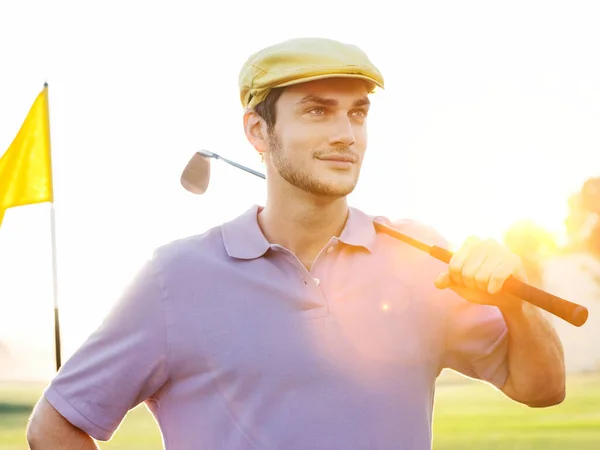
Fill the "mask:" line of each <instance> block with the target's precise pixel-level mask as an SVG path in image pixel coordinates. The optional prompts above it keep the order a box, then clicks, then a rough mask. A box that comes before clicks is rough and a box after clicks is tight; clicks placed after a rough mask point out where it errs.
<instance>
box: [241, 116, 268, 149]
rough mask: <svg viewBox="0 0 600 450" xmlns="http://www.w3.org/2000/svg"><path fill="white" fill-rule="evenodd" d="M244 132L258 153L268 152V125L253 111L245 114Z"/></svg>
mask: <svg viewBox="0 0 600 450" xmlns="http://www.w3.org/2000/svg"><path fill="white" fill-rule="evenodd" d="M244 132H245V133H246V139H248V142H250V144H252V147H254V148H255V150H256V151H257V152H258V153H260V154H263V153H265V152H266V151H267V150H268V148H269V144H268V141H267V136H268V133H267V124H266V123H265V121H264V119H263V118H262V117H260V116H259V115H258V114H257V113H256V111H254V110H253V109H247V110H246V112H244Z"/></svg>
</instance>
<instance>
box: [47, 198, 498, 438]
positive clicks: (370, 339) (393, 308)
mask: <svg viewBox="0 0 600 450" xmlns="http://www.w3.org/2000/svg"><path fill="white" fill-rule="evenodd" d="M258 211H259V207H258V206H254V207H252V208H251V209H250V210H249V211H247V212H246V213H244V214H243V215H241V216H240V217H238V218H236V219H234V220H232V221H230V222H228V223H225V224H223V225H222V226H219V227H216V228H213V229H211V230H209V231H207V232H206V233H204V234H202V235H200V236H194V237H189V238H186V239H181V240H178V241H175V242H172V243H170V244H168V245H165V246H164V247H162V248H159V249H157V251H156V252H155V253H154V255H153V257H152V258H151V260H150V261H149V262H148V263H147V265H145V267H144V268H143V270H141V272H140V273H139V275H138V276H137V277H136V279H135V280H134V281H133V283H132V284H131V286H130V287H129V288H128V290H127V291H126V292H125V293H124V295H123V297H122V298H121V299H120V300H119V302H118V303H117V306H116V307H115V308H114V309H113V310H112V311H111V313H110V314H109V315H108V317H107V318H106V319H105V320H104V322H103V324H102V325H101V326H100V328H99V329H98V330H96V331H95V332H94V333H93V334H92V335H91V336H90V337H89V339H88V340H87V341H86V342H85V343H84V344H83V346H82V347H81V348H80V349H79V350H78V351H77V352H76V353H75V354H74V355H73V356H72V357H71V358H69V359H68V360H67V361H66V363H65V364H64V365H63V367H62V368H61V370H60V372H59V373H58V374H57V376H56V378H55V379H54V380H53V381H52V382H51V384H50V385H49V386H48V388H47V389H46V391H45V397H46V399H47V400H48V401H49V402H50V403H51V404H52V405H53V406H54V407H55V408H56V409H57V410H58V411H59V412H60V413H61V414H62V415H63V416H65V417H66V418H67V420H69V421H70V422H71V423H72V424H74V425H75V426H77V427H79V428H81V429H82V430H84V431H85V432H86V433H88V434H90V435H91V436H93V437H94V438H96V439H98V440H108V439H110V437H111V436H112V434H113V433H114V432H115V430H116V429H117V427H118V426H119V424H120V422H121V420H122V419H123V417H124V416H125V414H126V413H127V411H129V410H130V409H131V408H133V407H135V406H136V405H138V404H139V403H140V402H146V405H147V406H148V408H149V409H150V411H151V412H152V413H153V414H154V416H155V417H156V420H157V422H158V424H159V426H160V429H161V431H162V436H163V442H164V446H165V448H166V449H170V450H184V449H186V450H187V449H194V450H201V449H217V450H246V449H248V450H250V449H252V450H257V449H260V450H263V449H264V450H266V449H269V450H271V449H273V450H292V449H294V450H318V449H327V450H334V449H344V450H345V449H378V450H387V449H394V450H409V449H415V450H425V449H430V448H431V424H432V410H433V399H434V385H435V380H436V377H437V376H438V375H439V373H440V371H441V369H442V368H444V367H449V368H453V369H455V370H457V371H460V372H462V373H464V374H466V375H468V376H470V377H476V378H480V379H483V380H487V381H489V382H491V383H493V384H494V385H496V386H497V387H501V386H502V385H503V383H504V382H505V380H506V377H507V329H506V324H505V322H504V320H503V318H502V315H501V314H500V312H499V310H498V309H497V308H494V307H488V306H481V305H475V304H470V303H468V302H466V301H463V300H462V299H461V298H460V297H458V296H457V295H455V294H454V293H453V292H452V291H450V290H443V291H442V290H438V289H437V288H435V286H434V285H433V280H434V277H435V275H436V274H437V273H438V272H439V271H441V270H442V269H443V268H444V264H443V263H440V262H438V261H437V260H435V259H433V258H431V257H430V256H428V255H427V254H425V253H423V252H420V251H418V250H416V249H414V248H412V247H410V246H408V245H406V244H404V243H402V242H400V241H397V240H395V239H393V238H391V237H389V236H387V235H384V234H378V233H376V232H375V230H374V227H373V225H372V219H371V217H369V216H368V215H366V214H364V213H363V212H361V211H359V210H357V209H354V208H351V209H350V214H349V217H348V221H347V223H346V226H345V228H344V230H343V232H342V233H341V236H340V237H332V238H331V239H330V241H329V242H328V244H327V245H326V246H325V247H324V248H323V249H322V251H321V252H320V253H319V255H318V256H317V258H316V260H315V262H314V264H313V267H312V269H311V271H310V272H309V271H307V270H306V269H305V268H304V267H303V266H302V264H301V263H300V261H299V260H298V259H297V258H296V257H295V256H294V255H293V254H292V253H290V252H289V251H288V250H286V249H285V248H283V247H281V246H278V245H270V244H269V242H268V241H267V240H266V239H265V237H264V235H263V234H262V232H261V231H260V228H259V226H258V223H257V212H258ZM380 220H382V221H386V220H385V219H383V218H381V219H380ZM387 223H389V222H387ZM394 225H395V226H396V227H397V228H399V229H400V230H402V231H404V232H406V233H408V234H410V235H412V236H414V237H416V238H421V239H423V240H426V241H427V242H429V243H437V244H440V243H443V242H442V241H441V240H440V238H439V236H437V235H436V234H435V233H433V232H432V231H431V230H429V229H426V228H425V227H423V226H421V225H419V224H417V223H415V222H410V221H405V222H398V223H395V224H394Z"/></svg>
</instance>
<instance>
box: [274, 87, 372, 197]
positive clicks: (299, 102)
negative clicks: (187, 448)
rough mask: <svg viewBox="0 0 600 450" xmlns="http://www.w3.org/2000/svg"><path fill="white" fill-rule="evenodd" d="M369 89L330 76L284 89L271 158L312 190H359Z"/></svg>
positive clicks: (335, 192)
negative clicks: (356, 188) (357, 185)
mask: <svg viewBox="0 0 600 450" xmlns="http://www.w3.org/2000/svg"><path fill="white" fill-rule="evenodd" d="M368 91H369V90H368V86H367V84H366V83H365V82H363V81H362V80H357V79H349V78H335V79H334V78H332V79H326V80H318V81H312V82H309V83H302V84H299V85H296V86H291V87H288V88H286V90H285V91H284V93H283V94H282V95H281V97H280V98H279V100H278V102H277V107H276V108H277V121H276V124H275V130H274V131H275V136H276V142H273V143H272V145H271V147H272V151H271V153H272V155H271V159H272V162H273V165H274V166H275V167H276V168H277V169H278V171H279V173H280V174H281V175H282V176H283V178H285V179H287V180H288V181H290V182H292V183H293V184H296V185H297V186H298V187H301V188H303V189H305V190H307V191H309V192H312V193H314V194H321V195H331V196H344V195H348V194H349V193H350V192H351V191H352V190H353V189H354V187H355V185H356V182H357V180H358V175H359V173H360V167H361V164H362V160H363V156H364V153H365V150H366V146H367V125H366V119H367V113H368V111H369V99H368V97H367V94H368Z"/></svg>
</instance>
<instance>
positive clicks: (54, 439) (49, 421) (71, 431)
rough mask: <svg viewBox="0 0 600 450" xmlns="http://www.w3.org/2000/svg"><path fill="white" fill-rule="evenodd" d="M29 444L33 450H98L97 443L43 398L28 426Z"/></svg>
mask: <svg viewBox="0 0 600 450" xmlns="http://www.w3.org/2000/svg"><path fill="white" fill-rule="evenodd" d="M27 443H28V444H29V448H30V449H31V450H44V449H54V448H61V449H64V450H69V449H73V450H75V449H77V450H98V449H99V447H98V446H97V445H96V443H95V441H94V440H93V439H92V438H91V437H90V436H89V435H87V434H86V433H84V432H83V431H81V430H80V429H79V428H76V427H74V426H73V425H71V423H70V422H68V421H67V420H66V419H65V418H64V417H63V416H61V415H60V414H59V413H58V411H56V409H54V408H53V407H52V405H51V404H50V403H48V401H46V400H45V399H44V398H41V399H40V401H38V403H37V404H36V405H35V408H34V409H33V414H32V416H31V418H30V419H29V423H28V424H27Z"/></svg>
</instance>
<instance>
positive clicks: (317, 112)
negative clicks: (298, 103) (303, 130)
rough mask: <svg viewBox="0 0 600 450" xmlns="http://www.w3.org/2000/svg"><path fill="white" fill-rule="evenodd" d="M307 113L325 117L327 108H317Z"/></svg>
mask: <svg viewBox="0 0 600 450" xmlns="http://www.w3.org/2000/svg"><path fill="white" fill-rule="evenodd" d="M307 113H308V114H311V115H313V116H323V115H324V114H325V108H322V107H320V106H317V107H315V108H310V109H309V110H308V111H307Z"/></svg>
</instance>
